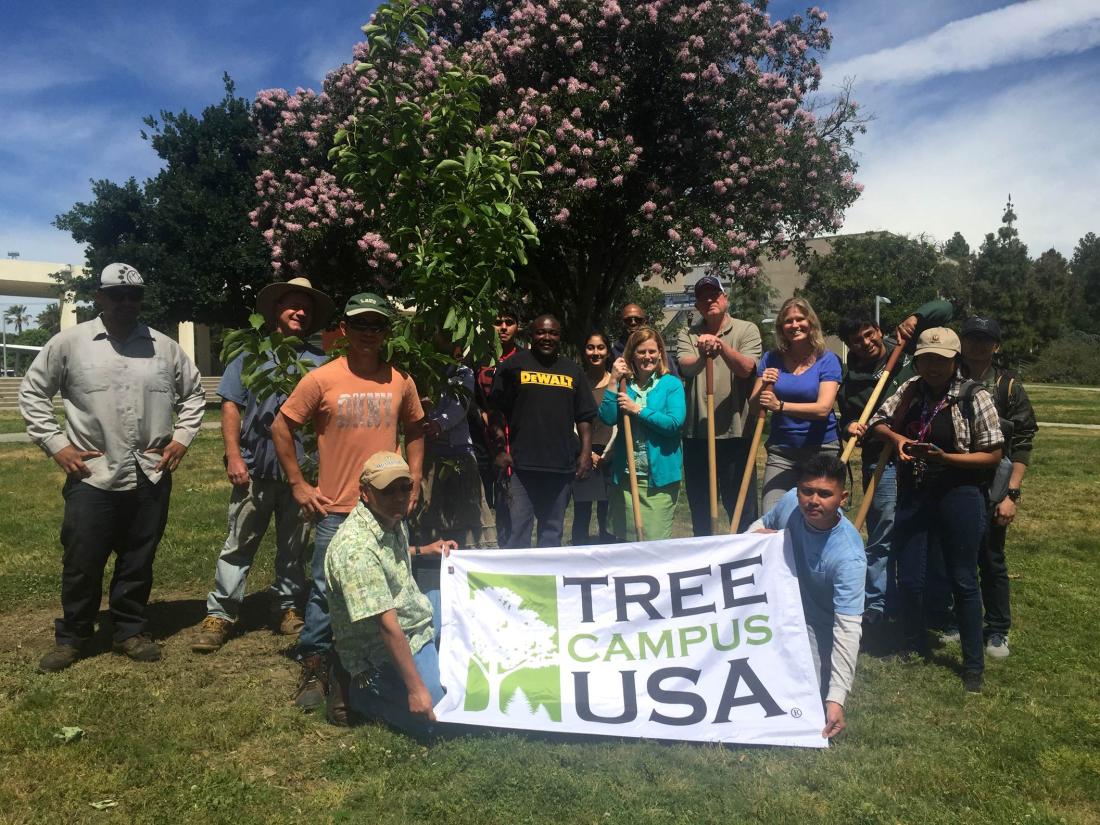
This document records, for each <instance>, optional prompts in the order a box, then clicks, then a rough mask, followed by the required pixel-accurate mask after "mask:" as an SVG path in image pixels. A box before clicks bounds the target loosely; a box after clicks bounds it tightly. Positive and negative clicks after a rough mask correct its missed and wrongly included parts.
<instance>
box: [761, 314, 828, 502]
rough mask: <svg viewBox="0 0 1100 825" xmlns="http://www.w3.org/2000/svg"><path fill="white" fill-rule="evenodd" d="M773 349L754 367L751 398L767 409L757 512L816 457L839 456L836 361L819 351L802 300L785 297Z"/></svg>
mask: <svg viewBox="0 0 1100 825" xmlns="http://www.w3.org/2000/svg"><path fill="white" fill-rule="evenodd" d="M775 325H776V348H775V349H774V350H771V351H770V352H767V353H765V354H764V357H763V358H761V359H760V363H759V365H758V366H757V369H756V374H757V376H758V377H757V379H756V386H755V387H753V391H752V399H753V400H755V401H756V403H757V404H759V405H760V406H761V407H763V408H764V409H766V410H770V411H771V413H772V416H771V434H770V435H769V436H768V443H767V447H768V461H767V463H766V464H765V465H764V500H763V503H762V506H761V508H760V509H761V512H764V513H766V512H768V511H769V510H771V508H772V507H774V506H775V505H776V504H778V503H779V499H781V498H782V497H783V494H784V493H785V492H787V491H788V490H790V489H792V488H793V487H794V486H795V484H796V483H797V482H798V466H799V465H800V464H802V462H804V461H806V460H807V459H809V458H810V457H811V456H813V455H816V454H818V453H824V454H829V455H839V453H840V440H839V435H838V433H837V424H836V416H835V415H834V414H833V406H834V405H835V403H836V394H837V390H838V389H839V388H840V380H841V369H840V359H839V358H837V357H836V355H834V354H833V353H831V352H829V351H828V350H827V349H825V336H824V335H823V334H822V332H821V322H820V321H819V320H818V319H817V314H816V313H815V312H814V310H813V307H811V306H810V304H809V302H808V301H807V300H805V299H804V298H788V299H787V300H786V301H784V302H783V306H781V307H780V308H779V314H778V315H776V321H775Z"/></svg>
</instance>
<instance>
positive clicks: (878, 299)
mask: <svg viewBox="0 0 1100 825" xmlns="http://www.w3.org/2000/svg"><path fill="white" fill-rule="evenodd" d="M892 303H893V301H891V300H890V299H889V298H885V297H883V296H882V295H876V296H875V326H876V327H880V328H881V327H882V324H881V323H880V322H879V312H878V310H879V305H880V304H892Z"/></svg>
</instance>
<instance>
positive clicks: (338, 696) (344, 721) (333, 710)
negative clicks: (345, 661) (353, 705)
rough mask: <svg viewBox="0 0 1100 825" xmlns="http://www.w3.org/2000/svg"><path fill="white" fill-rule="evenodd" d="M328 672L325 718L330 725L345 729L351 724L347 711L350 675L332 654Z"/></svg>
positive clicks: (338, 658) (337, 657)
mask: <svg viewBox="0 0 1100 825" xmlns="http://www.w3.org/2000/svg"><path fill="white" fill-rule="evenodd" d="M329 659H330V661H331V662H332V664H331V667H330V668H329V672H328V701H327V702H326V703H325V718H326V719H327V720H328V723H329V724H330V725H336V727H338V728H346V727H348V726H349V725H350V724H351V719H350V713H349V711H348V693H349V691H350V689H351V674H350V673H348V672H347V671H346V670H344V666H343V665H342V664H340V657H339V656H337V655H336V654H335V653H333V654H332V655H331V656H330V657H329Z"/></svg>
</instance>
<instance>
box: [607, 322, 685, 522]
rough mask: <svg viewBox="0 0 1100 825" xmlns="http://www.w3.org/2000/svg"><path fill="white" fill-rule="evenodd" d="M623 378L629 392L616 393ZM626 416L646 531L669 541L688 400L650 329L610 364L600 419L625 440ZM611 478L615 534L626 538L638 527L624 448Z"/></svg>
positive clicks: (619, 448)
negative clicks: (615, 426) (629, 530)
mask: <svg viewBox="0 0 1100 825" xmlns="http://www.w3.org/2000/svg"><path fill="white" fill-rule="evenodd" d="M624 377H625V378H628V379H629V381H628V382H627V390H626V392H618V391H617V388H618V384H619V381H620V379H622V378H624ZM627 415H629V416H630V419H631V424H630V426H631V429H632V435H633V437H634V467H635V471H636V473H637V475H638V494H639V497H640V509H641V516H642V532H643V533H644V534H645V538H646V539H667V538H671V537H672V521H673V517H674V516H675V514H676V499H677V498H678V497H679V495H680V478H681V476H682V472H681V466H682V464H683V452H682V450H681V448H680V429H681V428H682V427H683V426H684V418H685V416H686V415H687V399H686V396H685V395H684V385H683V384H682V383H681V382H680V379H679V378H677V377H676V376H674V375H671V374H670V373H669V370H668V355H667V354H666V353H665V345H664V342H663V341H661V336H660V335H658V334H657V333H656V332H655V331H654V330H652V329H650V328H649V327H642V328H641V329H639V330H636V331H635V332H634V333H633V334H632V335H631V336H630V338H628V339H627V342H626V348H625V349H624V350H623V356H622V358H617V359H615V363H614V364H612V366H611V384H610V386H608V388H607V389H606V390H605V391H604V395H603V401H602V402H601V403H600V419H601V420H602V421H603V422H604V423H605V424H618V425H619V437H620V438H621V439H625V438H626V433H625V430H624V428H623V426H622V423H621V422H622V420H623V417H624V416H627ZM611 480H612V482H613V483H614V485H615V490H614V491H613V492H612V493H611V494H610V495H609V498H610V500H611V532H613V533H614V534H615V535H616V536H618V537H619V538H620V539H626V537H627V525H628V524H631V525H632V524H633V523H634V511H633V503H632V501H631V498H630V477H629V473H628V471H627V466H626V444H621V445H619V446H617V447H616V448H615V454H614V468H613V470H612V473H611ZM635 538H637V537H635Z"/></svg>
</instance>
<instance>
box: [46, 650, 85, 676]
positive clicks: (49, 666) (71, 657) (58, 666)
mask: <svg viewBox="0 0 1100 825" xmlns="http://www.w3.org/2000/svg"><path fill="white" fill-rule="evenodd" d="M79 658H80V648H79V647H77V646H75V645H54V646H53V647H52V648H51V649H50V652H49V653H47V654H46V655H45V656H43V657H42V659H41V661H40V662H39V663H38V672H39V673H57V672H58V671H62V670H64V669H65V668H67V667H69V666H70V665H72V663H73V662H75V661H76V660H77V659H79Z"/></svg>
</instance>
